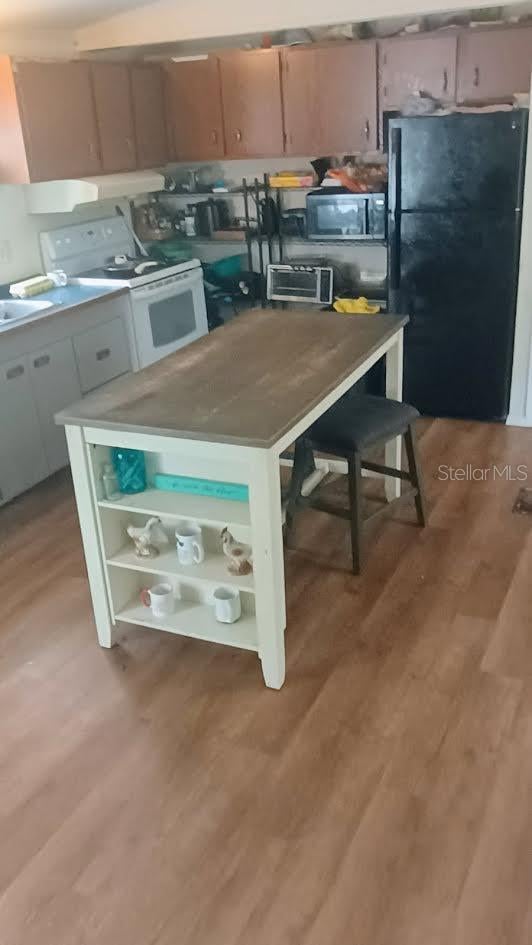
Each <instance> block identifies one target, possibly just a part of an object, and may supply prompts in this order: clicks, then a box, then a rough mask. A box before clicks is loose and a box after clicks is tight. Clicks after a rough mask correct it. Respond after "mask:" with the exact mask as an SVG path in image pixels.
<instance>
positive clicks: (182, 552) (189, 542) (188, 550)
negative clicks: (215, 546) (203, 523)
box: [175, 522, 205, 565]
mask: <svg viewBox="0 0 532 945" xmlns="http://www.w3.org/2000/svg"><path fill="white" fill-rule="evenodd" d="M175 538H176V543H177V557H178V560H179V564H185V565H187V564H201V562H202V561H203V560H204V558H205V550H204V548H203V536H202V534H201V528H200V527H199V525H196V524H194V522H179V523H178V525H177V528H176V530H175Z"/></svg>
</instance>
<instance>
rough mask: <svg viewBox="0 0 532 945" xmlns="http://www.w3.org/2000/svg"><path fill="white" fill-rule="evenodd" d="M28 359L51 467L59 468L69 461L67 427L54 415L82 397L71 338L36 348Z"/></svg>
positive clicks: (42, 433)
mask: <svg viewBox="0 0 532 945" xmlns="http://www.w3.org/2000/svg"><path fill="white" fill-rule="evenodd" d="M28 362H29V375H30V378H31V385H32V388H33V393H34V395H35V403H36V405H37V414H38V416H39V422H40V426H41V436H42V440H43V444H44V452H45V454H46V459H47V462H48V469H49V471H50V472H55V471H56V469H61V468H62V467H63V466H66V465H67V464H68V450H67V445H66V438H65V431H64V428H63V427H60V426H57V424H56V423H55V421H54V416H55V414H56V413H58V411H59V410H62V409H63V408H64V407H68V405H69V404H73V403H75V401H77V400H81V387H80V383H79V377H78V372H77V368H76V361H75V358H74V351H73V349H72V342H71V340H70V338H66V339H65V340H64V341H58V342H56V344H53V345H50V346H49V347H48V348H43V349H42V351H36V352H35V354H32V355H30V356H29V357H28Z"/></svg>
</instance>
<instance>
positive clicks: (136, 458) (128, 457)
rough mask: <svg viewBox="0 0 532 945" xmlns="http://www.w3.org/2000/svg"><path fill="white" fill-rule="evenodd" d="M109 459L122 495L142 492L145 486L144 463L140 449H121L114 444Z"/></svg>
mask: <svg viewBox="0 0 532 945" xmlns="http://www.w3.org/2000/svg"><path fill="white" fill-rule="evenodd" d="M111 459H112V461H113V466H114V470H115V473H116V476H117V479H118V488H119V489H120V492H122V493H123V494H124V495H134V494H135V493H136V492H144V490H145V488H146V463H145V460H144V453H143V452H142V451H141V450H129V449H123V448H122V447H120V446H114V447H113V449H112V450H111Z"/></svg>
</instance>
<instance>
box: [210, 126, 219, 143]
mask: <svg viewBox="0 0 532 945" xmlns="http://www.w3.org/2000/svg"><path fill="white" fill-rule="evenodd" d="M211 143H212V144H218V132H217V131H216V129H215V128H213V130H212V131H211Z"/></svg>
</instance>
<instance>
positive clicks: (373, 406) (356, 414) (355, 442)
mask: <svg viewBox="0 0 532 945" xmlns="http://www.w3.org/2000/svg"><path fill="white" fill-rule="evenodd" d="M417 417H419V411H417V410H416V408H415V407H412V406H411V405H410V404H403V403H400V402H399V401H397V400H389V399H388V398H386V397H374V396H371V395H370V394H352V393H351V392H349V393H347V394H346V395H345V396H344V397H342V398H340V400H339V401H337V403H336V404H334V405H333V406H332V407H330V408H329V410H328V411H327V413H325V414H323V416H322V417H320V418H319V420H317V421H316V423H313V424H312V426H311V427H310V429H309V430H308V431H307V433H306V434H305V436H306V437H307V439H308V440H310V442H311V443H312V446H313V447H314V449H317V450H323V452H325V453H326V452H328V451H329V450H330V451H331V452H333V453H336V452H337V451H338V450H342V451H345V452H346V453H347V452H359V451H361V450H365V449H368V447H370V446H373V445H374V444H375V443H379V442H382V441H385V440H388V439H391V437H394V436H397V435H398V434H399V433H400V432H401V431H402V430H406V428H407V427H408V426H409V425H410V424H411V423H413V422H414V420H416V419H417Z"/></svg>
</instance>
